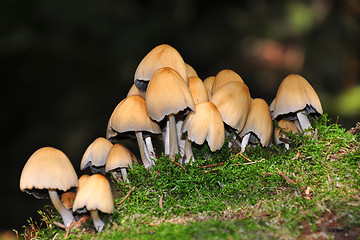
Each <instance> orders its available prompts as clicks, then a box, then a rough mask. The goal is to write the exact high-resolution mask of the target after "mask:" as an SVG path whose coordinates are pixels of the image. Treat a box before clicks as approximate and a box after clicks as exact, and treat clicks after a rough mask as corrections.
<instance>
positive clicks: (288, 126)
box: [274, 119, 299, 144]
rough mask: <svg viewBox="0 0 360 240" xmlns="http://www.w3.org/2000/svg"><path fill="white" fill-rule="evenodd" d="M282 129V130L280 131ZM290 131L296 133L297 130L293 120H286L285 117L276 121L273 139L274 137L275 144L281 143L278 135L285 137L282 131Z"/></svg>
mask: <svg viewBox="0 0 360 240" xmlns="http://www.w3.org/2000/svg"><path fill="white" fill-rule="evenodd" d="M281 130H282V132H281ZM290 131H291V132H292V133H293V134H295V133H298V132H299V130H298V129H297V128H296V126H295V124H294V122H292V121H288V120H285V119H281V120H280V121H279V122H278V127H276V128H275V129H274V139H275V143H276V144H281V143H283V142H282V141H281V140H280V137H282V138H286V136H285V134H284V133H283V132H290Z"/></svg>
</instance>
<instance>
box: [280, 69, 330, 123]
mask: <svg viewBox="0 0 360 240" xmlns="http://www.w3.org/2000/svg"><path fill="white" fill-rule="evenodd" d="M307 106H308V107H311V108H313V109H314V110H315V111H316V112H317V113H319V114H322V113H323V110H322V107H321V103H320V100H319V97H318V96H317V94H316V92H315V90H314V89H313V88H312V87H311V85H310V84H309V83H308V81H306V79H305V78H303V77H302V76H300V75H297V74H290V75H288V76H287V77H286V78H284V80H283V81H282V82H281V84H280V86H279V89H278V91H277V93H276V97H275V99H274V114H273V119H275V118H277V117H278V116H280V115H284V114H289V113H296V112H298V111H302V110H304V109H306V107H307Z"/></svg>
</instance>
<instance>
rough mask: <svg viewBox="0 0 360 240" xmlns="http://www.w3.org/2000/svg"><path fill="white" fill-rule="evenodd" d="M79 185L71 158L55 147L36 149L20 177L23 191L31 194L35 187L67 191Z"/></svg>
mask: <svg viewBox="0 0 360 240" xmlns="http://www.w3.org/2000/svg"><path fill="white" fill-rule="evenodd" d="M77 186H78V178H77V175H76V172H75V170H74V167H73V166H72V164H71V162H70V160H69V159H68V158H67V156H66V155H65V154H64V153H63V152H62V151H60V150H58V149H56V148H53V147H43V148H40V149H38V150H37V151H35V152H34V153H33V154H32V155H31V157H30V158H29V159H28V161H27V162H26V164H25V166H24V168H23V170H22V173H21V177H20V189H21V191H26V192H27V193H29V194H32V191H31V190H33V189H34V190H35V189H58V190H61V191H67V190H68V189H70V188H71V187H77ZM34 195H35V194H34ZM35 196H36V197H39V196H37V195H35Z"/></svg>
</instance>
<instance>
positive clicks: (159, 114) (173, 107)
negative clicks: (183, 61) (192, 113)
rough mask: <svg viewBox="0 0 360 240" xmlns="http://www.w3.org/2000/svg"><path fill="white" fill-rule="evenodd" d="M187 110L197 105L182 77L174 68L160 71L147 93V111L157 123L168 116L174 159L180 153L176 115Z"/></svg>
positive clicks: (171, 150) (171, 152)
mask: <svg viewBox="0 0 360 240" xmlns="http://www.w3.org/2000/svg"><path fill="white" fill-rule="evenodd" d="M187 108H190V109H191V110H195V103H194V100H193V98H192V96H191V93H190V90H189V88H188V86H187V85H186V83H185V82H184V81H183V80H182V77H181V76H180V75H179V73H178V72H176V71H175V70H174V69H172V68H168V67H164V68H161V69H159V70H158V71H157V72H156V73H155V74H154V75H153V76H152V78H151V81H150V83H149V86H148V89H147V92H146V110H147V112H148V114H149V116H150V117H151V118H152V119H154V120H155V121H157V122H160V121H161V120H162V119H164V118H165V116H168V121H169V146H170V147H169V149H170V150H169V153H170V157H171V158H172V159H174V157H175V154H177V153H178V152H179V148H178V139H177V130H176V120H175V114H177V113H178V112H180V111H183V110H186V109H187ZM165 143H166V141H165ZM165 145H166V144H165ZM165 149H166V146H165Z"/></svg>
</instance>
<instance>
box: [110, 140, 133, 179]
mask: <svg viewBox="0 0 360 240" xmlns="http://www.w3.org/2000/svg"><path fill="white" fill-rule="evenodd" d="M134 158H135V156H134V155H133V154H132V153H131V152H130V151H129V150H128V149H127V148H126V147H125V146H123V145H122V144H120V143H117V144H114V146H113V147H112V148H111V149H110V152H109V156H108V159H107V161H106V165H105V171H106V172H109V171H111V170H114V169H117V168H129V167H130V168H132V165H133V159H134Z"/></svg>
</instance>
